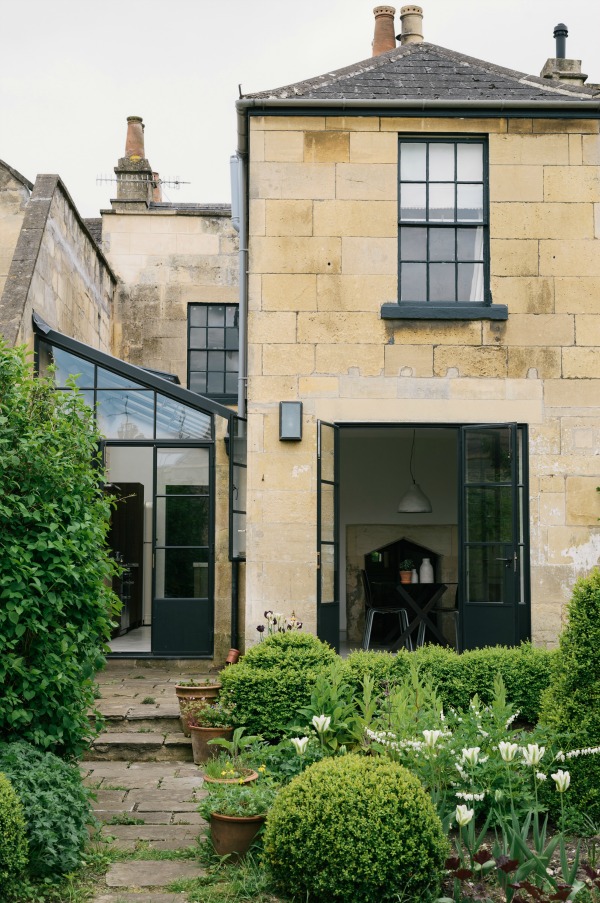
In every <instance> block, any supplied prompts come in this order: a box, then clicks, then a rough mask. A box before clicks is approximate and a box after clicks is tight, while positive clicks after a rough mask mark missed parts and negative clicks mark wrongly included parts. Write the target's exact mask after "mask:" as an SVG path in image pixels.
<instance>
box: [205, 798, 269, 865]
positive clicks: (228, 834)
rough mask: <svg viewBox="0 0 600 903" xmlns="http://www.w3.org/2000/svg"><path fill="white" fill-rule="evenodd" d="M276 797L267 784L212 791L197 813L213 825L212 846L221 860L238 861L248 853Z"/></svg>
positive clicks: (211, 830)
mask: <svg viewBox="0 0 600 903" xmlns="http://www.w3.org/2000/svg"><path fill="white" fill-rule="evenodd" d="M276 794H277V788H276V787H275V786H274V785H273V784H271V783H268V782H266V781H255V782H254V783H252V784H229V785H223V784H217V785H212V786H211V787H209V791H208V795H207V796H206V797H205V799H203V800H202V802H201V803H200V805H199V806H198V811H199V812H200V814H201V815H202V817H203V818H205V819H206V820H207V821H208V822H209V823H210V833H211V837H212V842H213V846H214V848H215V851H216V852H217V853H218V855H219V856H226V855H231V857H232V859H233V860H236V859H239V858H240V857H242V856H243V855H244V853H246V852H247V851H248V850H249V848H250V846H251V844H252V842H253V840H254V839H255V838H256V835H257V834H258V832H259V831H260V829H261V828H262V826H263V824H264V822H265V819H266V817H267V812H268V811H269V809H270V808H271V806H272V805H273V800H274V799H275V796H276Z"/></svg>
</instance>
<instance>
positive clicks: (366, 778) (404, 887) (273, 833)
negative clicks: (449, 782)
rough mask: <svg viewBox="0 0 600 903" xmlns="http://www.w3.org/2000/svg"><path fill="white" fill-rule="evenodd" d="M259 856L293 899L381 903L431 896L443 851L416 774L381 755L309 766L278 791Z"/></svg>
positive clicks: (433, 815) (434, 816)
mask: <svg viewBox="0 0 600 903" xmlns="http://www.w3.org/2000/svg"><path fill="white" fill-rule="evenodd" d="M264 849H265V860H266V862H267V863H268V865H269V867H270V868H271V871H272V873H273V877H274V880H275V882H276V884H277V886H278V887H279V888H280V889H281V890H282V891H283V892H284V893H286V894H289V895H290V896H293V898H294V899H302V900H308V899H310V900H323V901H324V900H328V901H329V900H330V901H344V903H385V901H397V900H407V901H408V900H415V901H416V900H419V901H425V900H428V899H430V895H431V894H433V893H435V892H436V891H437V890H438V888H439V886H440V881H441V874H442V867H443V863H444V859H445V855H446V852H447V842H446V839H445V837H444V833H443V830H442V825H441V822H440V820H439V818H438V816H437V814H436V812H435V809H434V806H433V803H432V802H431V799H430V797H429V795H428V794H427V793H426V792H425V790H424V789H423V787H422V786H421V783H420V782H419V780H418V778H416V777H415V776H414V775H412V774H410V772H409V771H407V770H406V769H405V768H403V767H402V766H401V765H398V764H397V763H395V762H390V761H388V760H386V759H384V758H379V757H376V758H367V757H363V756H359V755H347V756H339V757H336V758H329V759H324V760H323V761H321V762H318V763H317V764H315V765H311V766H310V767H309V768H307V769H306V771H304V772H303V773H302V774H301V775H299V776H298V777H296V778H294V779H293V780H292V782H291V783H290V784H288V785H287V786H286V787H284V788H282V790H281V791H280V792H279V794H278V795H277V798H276V799H275V803H274V805H273V808H272V809H271V811H270V813H269V815H268V817H267V825H266V831H265V835H264Z"/></svg>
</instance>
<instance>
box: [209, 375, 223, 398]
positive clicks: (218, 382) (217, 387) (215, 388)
mask: <svg viewBox="0 0 600 903" xmlns="http://www.w3.org/2000/svg"><path fill="white" fill-rule="evenodd" d="M224 391H225V377H224V373H223V372H222V371H217V372H211V371H210V370H209V372H208V373H207V375H206V394H207V395H222V394H223V393H224Z"/></svg>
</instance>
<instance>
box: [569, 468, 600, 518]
mask: <svg viewBox="0 0 600 903" xmlns="http://www.w3.org/2000/svg"><path fill="white" fill-rule="evenodd" d="M599 483H600V472H599V475H598V476H597V477H580V476H572V477H569V476H568V477H567V481H566V523H567V524H568V525H569V524H588V525H589V526H590V527H592V526H593V527H597V526H598V523H599V522H600V492H598V491H597V488H596V487H597V486H598V484H599Z"/></svg>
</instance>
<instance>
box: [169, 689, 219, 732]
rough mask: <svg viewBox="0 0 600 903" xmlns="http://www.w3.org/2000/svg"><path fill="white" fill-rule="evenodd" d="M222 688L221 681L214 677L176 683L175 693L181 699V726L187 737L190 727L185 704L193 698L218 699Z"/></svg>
mask: <svg viewBox="0 0 600 903" xmlns="http://www.w3.org/2000/svg"><path fill="white" fill-rule="evenodd" d="M220 690H221V683H220V681H218V680H217V679H216V678H213V677H199V678H198V681H195V680H193V679H192V680H183V681H182V682H181V683H179V684H175V695H176V696H177V699H178V700H179V711H180V713H181V726H182V728H183V733H184V734H185V736H186V737H189V736H190V728H189V725H188V723H187V718H186V716H185V711H184V709H185V705H186V703H187V702H189V701H190V700H191V699H211V700H214V699H217V698H218V696H219V692H220Z"/></svg>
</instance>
